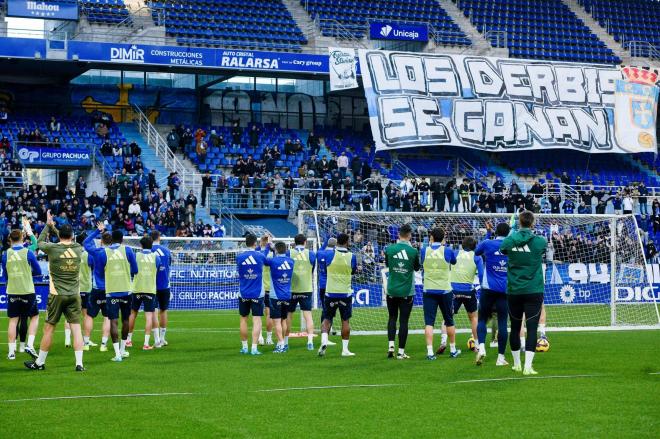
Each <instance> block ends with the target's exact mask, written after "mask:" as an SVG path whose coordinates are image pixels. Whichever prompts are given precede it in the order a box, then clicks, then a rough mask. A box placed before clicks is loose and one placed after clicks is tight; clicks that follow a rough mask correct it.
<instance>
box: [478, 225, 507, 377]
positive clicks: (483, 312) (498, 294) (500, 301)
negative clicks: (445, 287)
mask: <svg viewBox="0 0 660 439" xmlns="http://www.w3.org/2000/svg"><path fill="white" fill-rule="evenodd" d="M486 229H487V230H488V234H487V235H486V239H485V240H484V241H482V242H480V243H479V245H478V246H477V249H476V250H475V252H474V254H475V255H476V256H479V257H481V256H483V257H484V259H485V265H486V270H484V273H483V274H482V276H481V296H480V298H479V317H478V320H479V323H478V324H477V334H478V336H479V348H478V352H477V360H476V363H477V366H480V365H481V364H482V363H483V361H484V358H485V357H486V331H487V328H486V323H487V321H488V319H489V318H490V317H491V315H492V313H493V308H495V310H496V312H497V351H498V355H497V363H495V365H496V366H506V365H508V364H509V363H507V361H506V358H505V357H504V352H505V351H506V343H507V338H508V335H509V334H508V333H507V320H508V316H509V306H508V305H507V298H506V276H507V267H508V260H509V259H508V258H507V256H506V255H505V254H503V253H502V252H500V245H502V240H503V239H504V238H506V237H507V236H509V232H510V231H511V227H510V226H509V224H507V223H505V222H503V223H499V224H498V225H497V227H496V228H495V239H490V234H491V232H492V229H493V226H492V225H491V224H490V223H487V224H486Z"/></svg>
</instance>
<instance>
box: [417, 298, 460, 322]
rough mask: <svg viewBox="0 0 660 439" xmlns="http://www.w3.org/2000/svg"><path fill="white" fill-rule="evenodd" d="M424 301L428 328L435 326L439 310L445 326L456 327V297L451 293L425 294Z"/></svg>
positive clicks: (425, 319) (425, 320)
mask: <svg viewBox="0 0 660 439" xmlns="http://www.w3.org/2000/svg"><path fill="white" fill-rule="evenodd" d="M422 300H423V304H424V324H425V325H426V326H433V325H435V318H436V316H437V315H438V308H440V312H441V313H442V319H443V320H444V322H445V326H454V296H453V294H452V293H451V292H448V293H444V294H428V293H424V297H423V298H422Z"/></svg>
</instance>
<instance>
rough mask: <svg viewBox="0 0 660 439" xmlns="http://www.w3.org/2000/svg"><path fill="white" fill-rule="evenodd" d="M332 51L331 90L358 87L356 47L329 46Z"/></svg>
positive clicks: (330, 63) (330, 62)
mask: <svg viewBox="0 0 660 439" xmlns="http://www.w3.org/2000/svg"><path fill="white" fill-rule="evenodd" d="M328 51H329V52H330V59H329V61H328V64H329V65H330V91H336V90H348V89H349V88H357V87H358V81H357V60H356V58H355V49H342V48H339V47H330V48H328Z"/></svg>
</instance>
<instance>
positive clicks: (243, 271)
mask: <svg viewBox="0 0 660 439" xmlns="http://www.w3.org/2000/svg"><path fill="white" fill-rule="evenodd" d="M245 247H247V250H246V251H244V252H243V253H241V254H240V255H238V256H237V257H236V271H238V277H239V294H240V296H241V297H240V298H239V299H238V313H239V314H240V316H241V323H240V332H241V354H248V353H250V354H252V355H261V352H259V349H258V348H257V346H258V343H259V337H260V336H261V317H262V316H263V315H264V286H263V280H262V278H261V277H262V275H263V271H264V261H265V260H266V256H265V255H264V253H263V252H261V251H257V237H256V236H255V235H253V234H251V233H250V234H248V235H247V236H246V237H245ZM268 247H269V246H268ZM250 313H252V349H251V350H249V351H248V316H249V315H250Z"/></svg>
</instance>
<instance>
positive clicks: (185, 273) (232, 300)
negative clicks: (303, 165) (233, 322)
mask: <svg viewBox="0 0 660 439" xmlns="http://www.w3.org/2000/svg"><path fill="white" fill-rule="evenodd" d="M258 238H260V237H258ZM277 241H283V242H285V243H286V244H287V246H291V245H293V239H292V238H281V239H280V238H273V242H277ZM124 244H126V245H127V246H128V247H131V248H133V249H135V250H136V251H139V249H140V248H141V247H140V238H139V237H126V238H124ZM161 245H162V246H164V247H166V248H168V249H169V250H170V252H171V254H172V261H171V264H170V291H171V300H170V309H175V310H234V309H238V299H239V290H238V272H237V271H236V256H238V255H239V254H240V253H242V252H244V251H245V250H246V248H245V239H243V238H166V237H162V238H161ZM307 246H308V247H309V248H310V249H315V246H316V240H314V239H311V240H309V241H308V242H307Z"/></svg>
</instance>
